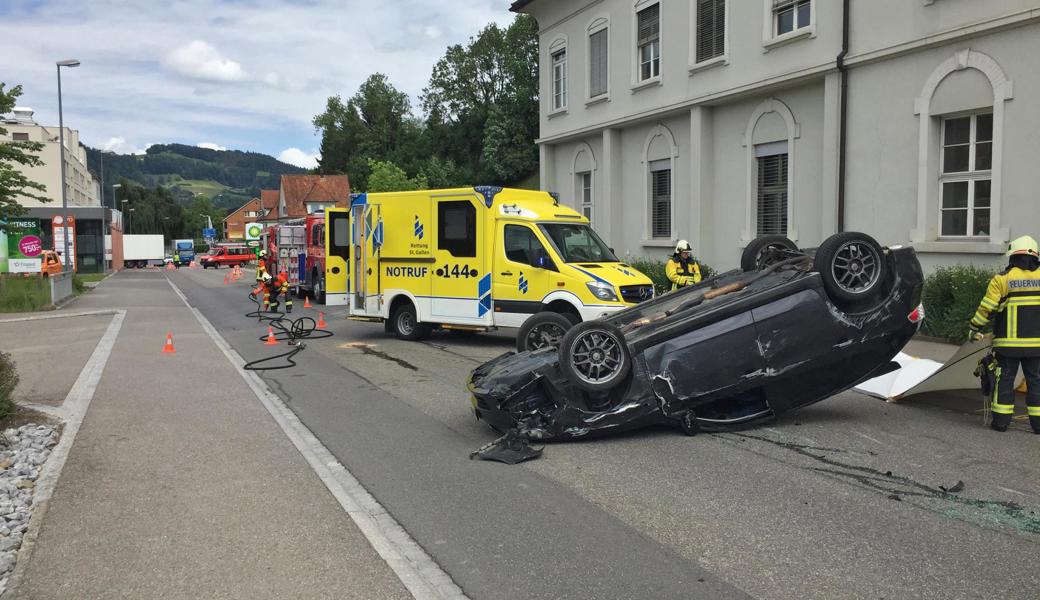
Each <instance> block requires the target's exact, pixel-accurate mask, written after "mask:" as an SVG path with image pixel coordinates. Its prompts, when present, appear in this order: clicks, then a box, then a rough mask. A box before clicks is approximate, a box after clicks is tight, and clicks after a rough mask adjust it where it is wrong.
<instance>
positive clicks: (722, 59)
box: [689, 0, 731, 74]
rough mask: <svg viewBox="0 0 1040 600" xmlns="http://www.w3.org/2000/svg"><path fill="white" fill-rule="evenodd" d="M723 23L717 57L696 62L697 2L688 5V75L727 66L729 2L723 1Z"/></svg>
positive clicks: (696, 0)
mask: <svg viewBox="0 0 1040 600" xmlns="http://www.w3.org/2000/svg"><path fill="white" fill-rule="evenodd" d="M724 4H725V11H726V14H725V23H724V24H723V29H724V30H723V32H722V40H723V42H722V43H723V51H722V54H720V55H719V56H713V57H711V58H709V59H706V60H702V61H700V62H698V61H697V31H698V29H697V26H698V20H697V5H698V0H693V1H692V2H691V3H690V65H689V67H690V73H691V74H693V73H695V72H697V71H701V70H703V69H709V68H711V67H717V66H720V65H728V64H729V31H730V29H729V20H730V13H731V11H730V8H731V6H730V5H731V2H730V0H725V2H724Z"/></svg>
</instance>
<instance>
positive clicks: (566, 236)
mask: <svg viewBox="0 0 1040 600" xmlns="http://www.w3.org/2000/svg"><path fill="white" fill-rule="evenodd" d="M538 227H540V228H541V230H542V233H544V234H545V237H547V238H549V241H550V242H552V245H553V247H554V248H556V251H557V252H558V253H559V254H560V258H562V259H563V261H564V262H569V263H573V262H619V261H618V258H617V257H616V256H614V253H613V252H612V251H611V250H610V248H608V247H607V245H606V244H604V243H603V240H601V239H599V236H598V235H596V232H595V231H593V230H592V228H591V227H589V226H588V225H580V224H572V223H540V224H539V225H538Z"/></svg>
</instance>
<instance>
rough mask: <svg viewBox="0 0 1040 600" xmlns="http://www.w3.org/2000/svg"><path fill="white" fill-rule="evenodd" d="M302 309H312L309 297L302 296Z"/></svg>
mask: <svg viewBox="0 0 1040 600" xmlns="http://www.w3.org/2000/svg"><path fill="white" fill-rule="evenodd" d="M303 307H304V308H314V307H313V306H311V298H310V296H304V297H303Z"/></svg>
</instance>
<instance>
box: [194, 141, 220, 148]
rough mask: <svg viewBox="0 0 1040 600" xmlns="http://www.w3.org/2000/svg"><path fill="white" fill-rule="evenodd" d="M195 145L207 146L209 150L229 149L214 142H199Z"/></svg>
mask: <svg viewBox="0 0 1040 600" xmlns="http://www.w3.org/2000/svg"><path fill="white" fill-rule="evenodd" d="M195 145H196V146H198V147H199V148H207V149H209V150H227V148H225V147H224V146H218V145H216V144H214V143H213V142H199V143H198V144H195Z"/></svg>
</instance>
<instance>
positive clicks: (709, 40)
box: [512, 0, 1040, 269]
mask: <svg viewBox="0 0 1040 600" xmlns="http://www.w3.org/2000/svg"><path fill="white" fill-rule="evenodd" d="M512 10H514V11H517V12H523V13H528V14H531V15H532V16H534V17H535V18H536V19H537V21H538V24H539V39H540V58H539V62H540V66H541V69H540V73H541V82H540V85H541V90H540V97H541V104H542V106H541V110H540V112H541V123H540V129H541V132H540V138H539V140H538V143H539V147H540V152H541V185H542V187H543V188H545V189H549V190H554V191H558V192H559V193H560V195H561V197H562V199H563V200H564V201H565V202H566V203H567V204H569V205H572V206H574V207H575V208H577V209H578V210H581V211H583V212H584V214H585V215H586V216H588V217H589V218H590V219H591V220H592V222H593V224H594V226H595V227H596V229H597V230H599V231H600V232H601V233H602V234H603V235H604V237H606V238H607V239H608V241H609V242H610V244H611V245H612V246H614V248H615V249H616V250H617V252H618V253H619V254H621V255H631V256H641V255H652V256H663V255H665V254H667V253H669V252H670V251H671V248H673V247H674V245H675V242H676V240H678V239H688V240H689V241H690V242H691V243H692V244H693V246H694V249H695V253H696V254H697V255H698V256H700V257H702V259H703V260H705V261H706V262H709V263H711V264H712V265H714V266H716V267H722V268H729V267H735V266H736V265H737V263H738V262H739V256H740V251H741V249H742V248H743V247H744V246H745V245H746V244H747V243H748V242H749V241H750V240H752V239H754V238H755V237H757V236H761V235H767V234H783V235H786V236H787V237H789V238H791V239H792V240H794V241H795V242H796V243H798V244H799V245H800V246H803V247H812V246H815V245H817V244H819V242H820V241H821V240H823V239H824V238H826V237H827V236H828V235H830V234H833V233H835V232H836V231H839V230H856V231H864V232H867V233H869V234H871V235H873V236H875V237H876V238H877V239H878V240H879V241H880V242H881V243H883V244H887V245H893V244H906V243H913V245H914V247H915V248H916V249H917V251H918V253H919V255H920V257H921V261H922V263H923V264H924V265H925V267H926V268H928V269H932V268H934V267H936V266H938V265H944V264H953V263H969V262H970V263H976V264H980V265H985V266H987V267H993V266H995V265H997V264H999V263H1000V262H1001V261H1002V259H1003V257H1002V253H1003V252H1004V251H1005V250H1006V247H1007V241H1008V240H1009V239H1011V238H1013V237H1016V236H1019V235H1023V234H1032V235H1034V236H1036V235H1040V211H1038V210H1037V208H1038V207H1040V201H1038V200H1040V197H1038V192H1037V191H1036V185H1035V184H1034V182H1033V181H1032V165H1031V164H1030V163H1032V162H1034V160H1035V157H1037V156H1040V110H1037V108H1036V107H1037V106H1040V69H1038V68H1037V59H1036V57H1037V56H1040V2H1038V1H1037V0H990V1H987V2H978V1H975V0H827V1H824V0H637V1H634V0H593V1H589V0H518V1H516V2H514V3H513V4H512Z"/></svg>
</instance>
